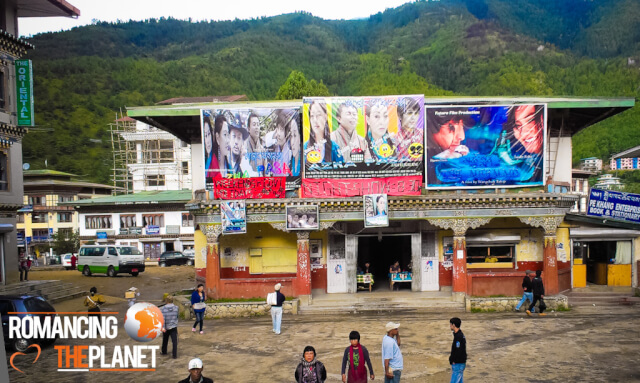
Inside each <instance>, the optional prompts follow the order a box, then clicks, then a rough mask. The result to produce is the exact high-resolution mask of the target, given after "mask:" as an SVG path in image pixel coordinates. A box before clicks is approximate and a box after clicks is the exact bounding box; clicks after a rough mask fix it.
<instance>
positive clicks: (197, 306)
mask: <svg viewBox="0 0 640 383" xmlns="http://www.w3.org/2000/svg"><path fill="white" fill-rule="evenodd" d="M205 300H206V296H205V295H204V285H203V284H202V283H200V284H199V285H198V287H196V290H195V291H194V292H193V293H192V294H191V307H192V308H193V313H194V314H195V315H196V321H195V323H194V324H193V328H191V332H196V326H197V325H198V323H199V324H200V334H204V331H202V325H203V324H204V312H205V310H206V309H207V305H206V303H205V302H204V301H205Z"/></svg>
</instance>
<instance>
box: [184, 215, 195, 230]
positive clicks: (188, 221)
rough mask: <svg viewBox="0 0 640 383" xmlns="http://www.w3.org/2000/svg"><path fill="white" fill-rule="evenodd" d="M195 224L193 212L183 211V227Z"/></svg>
mask: <svg viewBox="0 0 640 383" xmlns="http://www.w3.org/2000/svg"><path fill="white" fill-rule="evenodd" d="M192 226H193V215H191V213H182V227H192Z"/></svg>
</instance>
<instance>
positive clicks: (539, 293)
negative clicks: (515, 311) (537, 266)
mask: <svg viewBox="0 0 640 383" xmlns="http://www.w3.org/2000/svg"><path fill="white" fill-rule="evenodd" d="M541 275H542V270H536V277H535V278H533V281H531V285H532V286H533V287H532V288H533V302H531V306H529V310H527V315H531V310H533V308H534V307H536V303H537V302H538V301H540V304H539V305H538V309H539V310H540V315H541V316H544V315H547V314H545V313H544V310H545V309H546V308H547V305H545V304H544V284H543V283H542V278H541V277H540V276H541Z"/></svg>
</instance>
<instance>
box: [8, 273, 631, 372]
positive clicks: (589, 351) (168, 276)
mask: <svg viewBox="0 0 640 383" xmlns="http://www.w3.org/2000/svg"><path fill="white" fill-rule="evenodd" d="M181 269H185V270H178V269H177V268H172V269H170V270H169V271H167V270H163V269H157V268H156V269H155V271H152V270H153V269H149V271H150V272H149V273H148V274H147V276H146V279H138V280H139V281H145V280H148V281H149V282H150V283H151V284H152V285H153V287H150V288H146V291H145V290H144V289H145V288H144V287H143V285H142V284H138V285H136V287H139V288H143V293H144V294H145V295H148V298H149V299H153V300H155V299H159V297H161V295H162V293H163V292H165V291H167V292H168V291H172V290H171V289H174V290H175V289H177V287H179V285H180V284H184V286H181V287H180V288H182V287H184V288H188V287H191V286H192V285H193V282H192V279H191V280H188V274H189V273H190V271H189V270H186V268H181ZM43 273H44V272H43ZM156 273H157V274H156ZM34 274H35V273H34ZM34 276H35V275H34ZM174 277H175V279H174ZM138 278H140V277H138ZM154 278H160V280H163V281H165V282H164V284H161V286H163V287H160V286H158V285H156V284H155V283H154V281H156V279H154ZM184 278H187V280H183V279H184ZM131 279H133V278H130V277H123V278H115V279H112V278H105V279H104V280H101V282H100V283H103V291H116V290H118V289H119V290H126V288H128V287H129V283H124V282H125V281H127V282H129V280H131ZM97 280H98V279H97V278H96V281H97ZM83 283H86V282H83ZM112 285H113V286H112ZM164 286H166V288H164ZM98 288H100V287H98ZM72 304H74V303H73V302H71V301H70V302H66V303H63V304H62V305H59V307H57V308H58V309H59V310H61V309H64V310H66V307H69V305H72ZM110 307H111V308H110V310H116V309H117V310H118V311H119V312H120V314H119V315H118V317H119V321H120V325H121V326H122V324H123V323H124V312H125V310H126V302H124V301H123V300H120V301H116V300H113V303H112V304H111V306H110ZM452 315H458V316H460V317H461V318H462V330H463V331H464V333H465V335H466V338H467V342H468V353H469V361H468V364H467V371H466V372H465V378H466V380H467V381H472V382H473V381H484V382H640V363H638V355H639V353H638V344H640V327H639V326H638V324H639V323H640V308H639V307H613V308H609V307H602V308H601V307H588V308H580V309H576V310H574V311H571V312H561V313H549V316H547V317H531V318H529V317H527V316H526V315H524V314H518V313H503V314H498V313H492V314H472V313H456V314H448V313H438V314H420V315H416V314H406V313H405V314H403V313H390V314H388V315H351V316H347V315H345V316H285V317H284V320H283V332H282V334H281V335H279V336H278V335H275V334H273V333H272V332H271V322H270V318H268V317H257V318H247V319H233V320H207V321H205V334H204V335H199V334H192V333H191V331H190V327H191V323H190V322H186V321H182V322H181V323H180V327H179V335H180V339H179V355H178V359H177V360H173V359H171V358H170V357H165V356H159V357H158V359H157V361H158V367H157V370H156V371H155V372H129V373H124V372H122V373H121V372H91V373H77V372H58V371H56V366H57V354H56V351H55V350H53V349H52V348H46V349H44V350H43V353H42V355H41V357H40V360H38V361H37V362H36V363H35V364H31V361H30V360H27V359H26V357H23V358H25V359H17V360H16V365H17V366H18V367H19V368H21V369H22V370H23V371H25V374H21V373H18V372H16V371H13V370H12V371H11V372H10V377H11V381H12V382H13V381H15V382H32V381H43V380H44V381H48V382H84V381H99V382H124V381H136V382H160V381H161V382H177V381H178V380H180V379H183V378H185V377H186V376H187V370H186V366H187V362H188V361H189V359H191V358H192V357H196V356H197V357H200V358H202V359H203V361H204V363H205V369H204V375H205V376H207V377H211V378H213V379H214V381H216V382H218V383H220V382H293V381H294V379H293V371H294V369H295V367H296V365H297V363H298V361H299V358H300V356H301V353H302V350H303V348H304V347H305V346H306V345H308V344H310V345H313V346H314V347H315V348H316V350H317V351H318V358H319V360H321V361H322V362H323V363H325V365H326V366H327V370H328V373H329V377H328V379H327V381H328V382H339V381H340V363H341V360H342V354H343V352H344V348H345V347H346V346H347V345H348V339H347V338H348V334H349V332H350V331H351V330H354V329H356V330H358V331H360V333H361V334H362V343H363V344H364V345H365V346H367V348H368V349H369V351H370V353H371V357H372V362H373V366H374V371H375V372H376V380H375V381H378V382H380V381H383V379H382V378H383V377H382V374H381V359H380V342H381V338H382V335H383V332H384V323H386V322H387V321H389V320H394V321H398V322H400V323H401V328H400V333H401V336H402V340H403V345H402V352H403V355H404V360H405V370H404V372H403V377H402V382H416V383H417V382H448V381H449V377H450V367H449V364H448V354H449V350H450V347H451V339H452V335H451V331H450V330H449V322H448V321H449V318H450V317H451V316H452ZM88 343H91V344H99V345H105V346H107V349H110V348H111V349H112V348H113V346H115V345H121V344H129V345H134V344H139V343H137V342H135V341H133V340H131V339H130V338H129V337H128V336H127V334H126V333H125V332H124V330H123V329H122V328H121V329H120V332H119V335H118V338H117V339H115V340H112V341H111V340H108V341H105V340H97V341H93V342H87V341H79V340H78V341H76V340H60V341H59V342H58V343H57V344H88ZM151 344H154V345H159V344H160V339H156V340H154V341H152V342H151ZM9 354H10V353H9Z"/></svg>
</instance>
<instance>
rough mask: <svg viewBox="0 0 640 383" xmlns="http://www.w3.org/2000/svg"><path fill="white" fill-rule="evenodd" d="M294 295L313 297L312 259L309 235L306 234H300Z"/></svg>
mask: <svg viewBox="0 0 640 383" xmlns="http://www.w3.org/2000/svg"><path fill="white" fill-rule="evenodd" d="M305 234H306V235H305ZM293 295H294V296H300V295H311V257H310V254H309V233H306V232H305V233H303V232H299V233H298V268H297V270H296V279H295V281H294V284H293Z"/></svg>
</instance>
